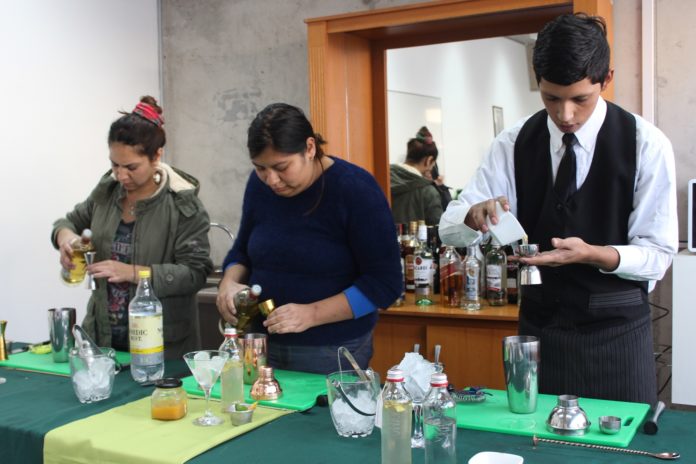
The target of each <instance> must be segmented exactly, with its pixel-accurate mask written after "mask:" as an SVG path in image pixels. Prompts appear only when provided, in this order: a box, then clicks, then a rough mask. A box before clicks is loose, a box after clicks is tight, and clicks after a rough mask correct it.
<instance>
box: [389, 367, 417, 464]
mask: <svg viewBox="0 0 696 464" xmlns="http://www.w3.org/2000/svg"><path fill="white" fill-rule="evenodd" d="M412 411H413V402H412V401H411V396H410V395H409V394H408V392H407V391H406V389H405V388H404V373H403V371H402V370H401V369H389V371H388V372H387V381H386V383H385V384H384V389H383V390H382V464H395V463H399V464H411V420H412V415H413V412H412Z"/></svg>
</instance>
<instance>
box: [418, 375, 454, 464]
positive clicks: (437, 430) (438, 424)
mask: <svg viewBox="0 0 696 464" xmlns="http://www.w3.org/2000/svg"><path fill="white" fill-rule="evenodd" d="M447 384H448V382H447V375H445V374H443V373H436V374H433V375H432V376H431V378H430V390H428V393H427V394H426V396H425V401H424V402H423V423H424V435H425V463H426V464H456V462H457V450H456V443H457V414H456V403H455V402H454V400H453V399H452V397H451V396H450V394H449V392H448V391H447Z"/></svg>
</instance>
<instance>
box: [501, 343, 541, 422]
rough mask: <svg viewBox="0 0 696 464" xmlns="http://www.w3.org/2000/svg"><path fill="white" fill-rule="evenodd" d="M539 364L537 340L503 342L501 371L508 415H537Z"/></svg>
mask: <svg viewBox="0 0 696 464" xmlns="http://www.w3.org/2000/svg"><path fill="white" fill-rule="evenodd" d="M539 361H540V352H539V340H538V339H537V338H536V337H532V336H528V335H520V336H513V337H505V338H504V339H503V369H504V371H505V386H506V389H507V397H508V406H509V407H510V411H512V412H514V413H518V414H529V413H532V412H534V411H536V407H537V396H538V395H539V384H538V375H539Z"/></svg>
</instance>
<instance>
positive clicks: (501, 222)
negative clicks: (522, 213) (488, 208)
mask: <svg viewBox="0 0 696 464" xmlns="http://www.w3.org/2000/svg"><path fill="white" fill-rule="evenodd" d="M495 213H496V215H497V216H498V223H497V224H493V223H492V222H491V218H490V216H488V217H486V225H487V226H488V230H489V231H490V234H491V235H492V236H493V238H494V239H495V240H496V241H497V242H498V243H499V244H500V245H503V246H505V245H508V244H510V243H513V242H516V241H518V240H522V239H523V238H524V237H525V235H526V234H525V232H524V229H523V228H522V225H521V224H520V222H519V221H518V220H517V218H516V217H515V215H514V214H512V213H511V212H509V211H505V210H504V209H503V207H502V206H501V204H500V203H499V202H496V203H495Z"/></svg>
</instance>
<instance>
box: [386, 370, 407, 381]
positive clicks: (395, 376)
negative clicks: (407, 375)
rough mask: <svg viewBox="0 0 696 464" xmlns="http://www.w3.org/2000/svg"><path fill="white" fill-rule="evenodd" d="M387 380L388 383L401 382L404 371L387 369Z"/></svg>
mask: <svg viewBox="0 0 696 464" xmlns="http://www.w3.org/2000/svg"><path fill="white" fill-rule="evenodd" d="M387 380H388V381H389V382H403V381H404V371H402V370H401V369H389V370H388V371H387Z"/></svg>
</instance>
